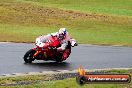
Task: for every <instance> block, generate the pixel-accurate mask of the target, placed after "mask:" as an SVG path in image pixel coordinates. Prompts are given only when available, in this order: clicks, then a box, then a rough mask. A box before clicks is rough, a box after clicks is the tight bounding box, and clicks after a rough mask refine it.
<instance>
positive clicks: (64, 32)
mask: <svg viewBox="0 0 132 88" xmlns="http://www.w3.org/2000/svg"><path fill="white" fill-rule="evenodd" d="M58 34H59V38H60V39H64V37H65V36H66V34H67V30H66V28H60V29H59V32H58Z"/></svg>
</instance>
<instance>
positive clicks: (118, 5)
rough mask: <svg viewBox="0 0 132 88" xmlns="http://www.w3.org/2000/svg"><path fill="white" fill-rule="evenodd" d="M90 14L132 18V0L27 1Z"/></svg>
mask: <svg viewBox="0 0 132 88" xmlns="http://www.w3.org/2000/svg"><path fill="white" fill-rule="evenodd" d="M25 1H33V2H40V3H42V4H44V5H46V6H51V7H57V8H58V7H59V8H62V9H71V10H79V11H82V12H88V13H97V14H107V15H125V16H132V1H131V0H125V1H124V0H83V1H82V0H57V1H55V0H25Z"/></svg>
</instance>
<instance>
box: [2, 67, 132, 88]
mask: <svg viewBox="0 0 132 88" xmlns="http://www.w3.org/2000/svg"><path fill="white" fill-rule="evenodd" d="M103 72H107V73H115V74H117V73H120V74H124V73H127V74H131V72H132V70H131V69H130V70H108V71H107V70H105V71H103ZM131 76H132V74H131ZM52 78H54V76H52V77H50V75H47V76H46V75H28V76H18V77H17V76H16V77H3V78H0V84H3V85H8V86H0V88H131V86H132V82H131V83H130V84H85V85H79V84H77V83H76V79H75V78H67V79H64V80H54V81H52V80H51V81H44V80H45V79H52ZM20 82H25V83H27V82H31V83H29V84H27V85H24V84H23V85H22V84H21V85H20V84H19V85H17V83H20ZM9 84H15V85H14V86H13V85H12V86H10V85H9Z"/></svg>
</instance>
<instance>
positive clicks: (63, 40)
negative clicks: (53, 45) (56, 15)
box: [51, 28, 71, 59]
mask: <svg viewBox="0 0 132 88" xmlns="http://www.w3.org/2000/svg"><path fill="white" fill-rule="evenodd" d="M51 36H54V37H56V38H57V39H58V40H59V42H60V44H61V46H60V47H58V48H57V52H61V51H63V52H64V53H63V56H62V58H63V59H66V58H68V56H69V53H70V52H71V51H69V50H66V48H67V46H68V41H70V36H69V34H68V32H67V30H66V28H60V29H59V31H58V32H56V33H51Z"/></svg>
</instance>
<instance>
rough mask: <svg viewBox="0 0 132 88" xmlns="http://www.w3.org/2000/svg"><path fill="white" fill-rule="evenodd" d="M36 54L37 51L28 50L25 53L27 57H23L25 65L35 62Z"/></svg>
mask: <svg viewBox="0 0 132 88" xmlns="http://www.w3.org/2000/svg"><path fill="white" fill-rule="evenodd" d="M34 53H35V51H34V50H32V49H30V50H28V51H27V52H26V53H25V55H24V57H23V59H24V61H25V63H32V61H34V58H33V55H34Z"/></svg>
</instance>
